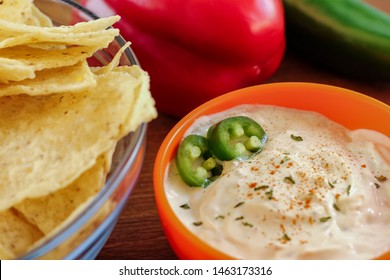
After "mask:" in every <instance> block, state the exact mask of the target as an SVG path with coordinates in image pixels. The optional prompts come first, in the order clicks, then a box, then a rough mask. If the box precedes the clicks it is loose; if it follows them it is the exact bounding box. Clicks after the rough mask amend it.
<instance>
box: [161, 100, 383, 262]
mask: <svg viewBox="0 0 390 280" xmlns="http://www.w3.org/2000/svg"><path fill="white" fill-rule="evenodd" d="M237 115H242V116H248V117H250V118H252V119H254V120H256V121H257V122H258V123H259V124H260V125H261V126H262V127H263V128H264V130H265V131H266V132H267V135H268V141H267V143H266V146H265V148H264V149H263V151H262V152H261V153H259V154H257V155H256V156H255V157H253V158H251V159H249V160H242V161H239V160H233V161H225V162H223V173H222V175H221V176H220V177H219V178H218V179H217V180H216V181H214V182H213V183H211V184H210V185H209V186H208V187H206V188H197V187H189V186H187V185H186V184H185V183H184V182H183V181H182V180H181V179H180V177H179V175H178V172H177V169H176V166H175V163H174V161H173V162H172V163H171V165H170V167H169V169H168V171H167V173H166V178H165V188H166V189H165V191H166V194H167V197H168V199H169V202H170V205H171V207H172V209H173V210H174V212H175V213H176V215H177V216H178V217H179V219H180V220H181V221H182V222H183V223H184V224H185V226H186V227H187V228H188V229H189V230H190V231H192V232H193V233H194V234H195V235H197V236H198V237H199V238H200V239H202V240H204V241H205V242H206V243H208V244H210V245H211V246H213V247H215V248H217V249H219V250H221V251H223V252H224V253H226V254H228V255H230V256H232V257H234V258H239V259H372V258H375V257H378V256H379V255H381V254H383V253H385V252H387V251H389V250H390V155H389V150H390V139H389V138H388V137H387V136H384V135H382V134H380V133H378V132H374V131H369V130H356V131H349V130H347V129H346V128H344V127H342V126H340V125H339V124H336V123H335V122H333V121H331V120H329V119H327V118H325V117H324V116H322V115H320V114H317V113H314V112H307V111H301V110H294V109H287V108H281V107H273V106H263V105H244V106H239V107H236V108H233V109H230V110H228V111H226V112H223V113H220V114H216V115H212V116H208V117H202V118H200V119H198V120H197V121H196V122H195V123H194V124H193V125H192V127H191V128H190V129H189V130H188V132H187V133H186V134H200V135H205V134H206V132H207V129H208V128H209V127H210V125H212V124H214V123H216V122H218V121H220V120H222V119H224V118H226V117H229V116H237ZM291 135H293V136H300V137H302V141H296V140H294V139H293V137H291ZM182 205H188V206H189V209H188V207H181V206H182Z"/></svg>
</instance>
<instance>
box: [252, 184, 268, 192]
mask: <svg viewBox="0 0 390 280" xmlns="http://www.w3.org/2000/svg"><path fill="white" fill-rule="evenodd" d="M265 189H268V186H267V185H262V186H259V187H256V188H254V189H253V190H255V191H259V190H265Z"/></svg>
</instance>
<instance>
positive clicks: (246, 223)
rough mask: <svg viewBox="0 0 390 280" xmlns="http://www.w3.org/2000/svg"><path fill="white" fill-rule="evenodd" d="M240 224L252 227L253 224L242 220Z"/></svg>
mask: <svg viewBox="0 0 390 280" xmlns="http://www.w3.org/2000/svg"><path fill="white" fill-rule="evenodd" d="M242 224H243V225H244V226H246V227H253V225H252V224H251V223H248V222H242Z"/></svg>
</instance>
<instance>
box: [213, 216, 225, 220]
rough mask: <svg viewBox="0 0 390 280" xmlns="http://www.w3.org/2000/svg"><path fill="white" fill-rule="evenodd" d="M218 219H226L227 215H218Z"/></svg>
mask: <svg viewBox="0 0 390 280" xmlns="http://www.w3.org/2000/svg"><path fill="white" fill-rule="evenodd" d="M215 219H216V220H223V219H225V216H223V215H218V216H217V217H215Z"/></svg>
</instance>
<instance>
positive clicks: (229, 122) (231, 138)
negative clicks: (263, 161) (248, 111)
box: [207, 116, 267, 160]
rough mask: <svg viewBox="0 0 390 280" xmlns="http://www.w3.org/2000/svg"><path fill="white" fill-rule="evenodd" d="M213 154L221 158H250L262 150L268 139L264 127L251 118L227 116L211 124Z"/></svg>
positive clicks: (210, 135) (210, 136) (209, 137)
mask: <svg viewBox="0 0 390 280" xmlns="http://www.w3.org/2000/svg"><path fill="white" fill-rule="evenodd" d="M207 138H208V140H209V147H210V151H211V152H212V154H214V155H215V156H216V157H217V158H218V159H220V160H233V159H237V158H249V157H251V156H253V155H254V154H256V153H258V152H260V151H261V150H262V149H263V147H264V145H265V143H266V141H267V134H266V133H265V131H264V129H263V128H262V127H261V126H260V124H258V123H257V122H256V121H254V120H253V119H251V118H248V117H245V116H236V117H230V118H226V119H224V120H222V121H220V122H219V123H216V124H214V125H213V126H211V127H210V128H209V130H208V132H207Z"/></svg>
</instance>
